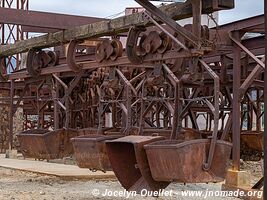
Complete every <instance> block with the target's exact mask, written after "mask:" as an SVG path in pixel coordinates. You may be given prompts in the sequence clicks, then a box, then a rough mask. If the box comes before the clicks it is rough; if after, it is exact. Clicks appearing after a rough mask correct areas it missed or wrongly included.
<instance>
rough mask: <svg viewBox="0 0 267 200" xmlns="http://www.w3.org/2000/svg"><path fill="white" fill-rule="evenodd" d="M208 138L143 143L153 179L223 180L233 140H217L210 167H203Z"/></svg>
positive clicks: (202, 181)
mask: <svg viewBox="0 0 267 200" xmlns="http://www.w3.org/2000/svg"><path fill="white" fill-rule="evenodd" d="M209 147H210V140H207V139H197V140H191V141H183V140H173V141H170V140H164V141H157V142H154V143H150V144H147V145H145V146H144V148H145V150H146V154H147V158H148V162H149V166H150V170H151V173H152V177H153V179H154V180H156V181H170V182H172V181H176V182H181V183H208V182H220V181H223V180H224V178H225V175H226V170H227V166H228V161H229V158H230V154H231V149H232V144H231V143H228V142H225V141H221V140H219V141H217V143H216V149H215V153H214V158H213V161H212V165H211V168H210V170H208V171H204V170H203V164H204V163H205V162H206V160H207V155H208V152H209Z"/></svg>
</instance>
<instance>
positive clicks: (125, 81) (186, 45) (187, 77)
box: [0, 0, 265, 188]
mask: <svg viewBox="0 0 267 200" xmlns="http://www.w3.org/2000/svg"><path fill="white" fill-rule="evenodd" d="M137 2H138V3H140V4H141V5H142V6H144V7H145V8H146V9H147V10H146V11H145V12H143V13H138V14H134V15H132V16H130V17H129V18H127V19H129V21H130V20H133V22H134V23H133V25H131V22H128V21H127V20H125V19H126V18H124V21H127V23H128V24H127V25H124V26H122V28H121V27H119V26H120V23H121V21H120V20H119V19H118V20H117V21H114V22H113V21H110V22H98V24H97V23H96V24H91V25H89V32H90V30H91V29H90V27H95V26H96V25H98V26H100V25H103V26H100V27H101V28H102V29H97V30H96V32H97V31H99V33H98V32H97V33H95V35H93V34H94V33H91V32H90V33H88V31H87V29H86V27H85V26H84V27H82V28H79V27H78V28H77V29H72V30H70V31H69V32H68V31H67V30H66V31H63V32H57V33H52V36H53V37H57V38H62V34H64V33H65V35H63V39H61V40H60V42H61V45H58V41H55V40H53V37H52V36H51V32H53V31H52V29H55V27H48V26H45V27H39V28H38V30H40V28H42V30H43V31H44V32H50V35H49V36H51V37H47V38H46V40H47V41H48V42H47V43H45V44H43V43H42V41H43V40H44V38H45V37H40V38H38V39H35V40H29V41H24V43H23V42H22V43H18V44H15V45H9V46H2V47H0V56H1V58H2V60H4V58H5V57H6V56H10V55H13V54H15V53H20V52H26V51H28V50H29V49H30V50H29V51H28V54H27V57H26V61H25V62H26V67H25V68H22V69H20V70H15V71H14V72H12V73H11V74H10V75H7V74H5V73H2V80H6V81H3V82H1V86H0V87H1V88H2V89H3V90H4V89H6V88H11V89H10V97H8V98H1V105H10V109H11V113H12V114H11V118H10V130H11V133H12V134H10V144H11V146H12V135H13V132H12V116H13V115H14V113H15V112H16V109H17V108H18V107H22V108H23V112H24V116H25V120H24V129H25V130H28V129H34V128H39V129H41V128H42V129H47V128H49V127H51V128H53V129H59V128H63V127H65V128H74V129H77V128H78V129H86V128H91V129H95V130H96V132H97V133H98V134H103V133H105V131H106V130H107V129H108V128H113V131H114V132H118V133H120V134H124V135H138V134H139V135H149V134H151V133H154V132H157V133H159V134H160V135H164V136H167V137H169V138H170V139H173V140H175V139H179V137H180V136H179V132H181V131H182V129H183V128H193V129H196V130H198V131H200V132H201V136H202V137H204V138H208V137H211V138H212V139H211V144H210V149H209V152H208V155H209V156H208V158H207V161H206V162H205V164H204V169H205V168H206V169H207V170H208V169H209V168H210V167H211V165H212V160H213V156H214V152H215V146H216V141H217V140H228V141H231V142H232V143H233V167H234V169H235V170H240V141H241V139H243V140H244V141H245V142H246V141H247V140H250V142H249V144H248V145H251V146H257V145H258V144H259V143H260V142H259V141H261V137H262V131H263V126H262V121H263V112H264V111H263V103H264V100H263V88H264V86H263V84H264V81H263V71H264V68H265V52H264V48H265V47H264V34H265V29H264V16H263V15H260V16H256V17H252V18H249V19H245V20H241V21H237V22H233V23H229V24H226V25H222V26H219V27H217V28H214V29H207V27H204V26H201V21H200V14H201V12H203V10H205V9H206V7H205V6H206V4H205V2H208V1H203V2H202V3H200V2H201V1H194V0H192V1H189V2H190V3H191V4H190V5H191V6H190V9H188V10H191V15H192V16H193V25H188V26H185V27H181V26H179V25H178V24H176V23H174V20H172V19H171V18H169V17H168V16H166V15H165V14H164V12H165V13H166V12H168V9H166V10H164V8H163V9H162V10H163V12H162V13H161V12H160V11H159V10H158V9H156V8H154V7H153V6H151V5H150V4H149V2H147V1H143V0H137ZM213 2H216V1H213ZM226 2H231V1H226ZM26 4H27V3H26ZM26 4H25V2H23V5H26ZM175 5H176V6H177V5H179V6H181V4H175ZM184 5H185V6H184ZM179 6H177V8H176V9H177V10H176V11H177V13H179V14H177V16H179V17H180V18H183V17H188V15H189V14H188V13H186V14H185V16H183V14H181V12H182V11H181V10H183V9H184V10H183V12H188V11H187V10H186V9H187V8H188V7H187V4H183V5H182V6H184V7H182V8H183V9H182V8H181V7H179ZM170 7H171V6H170ZM170 7H169V8H170ZM230 7H231V6H230ZM22 8H27V7H22ZM173 8H175V6H173ZM174 10H175V9H174ZM185 10H186V11H185ZM215 10H220V6H219V5H217V7H213V10H212V11H215ZM212 11H210V9H207V10H205V12H212ZM35 14H36V15H38V13H35ZM168 14H169V15H172V17H173V18H179V17H177V16H176V15H175V14H174V13H168ZM51 15H52V14H51ZM140 16H142V22H139V21H138V20H139V19H140ZM131 17H132V18H131ZM135 17H136V18H135ZM63 18H64V17H62V20H63ZM96 20H98V19H96ZM73 21H74V22H75V20H74V18H73ZM101 23H102V24H101ZM106 23H108V25H109V26H114V27H116V26H117V29H115V30H113V29H112V30H111V29H110V28H109V27H108V25H107V24H106ZM116 23H117V24H116ZM162 23H164V24H166V26H167V27H168V28H166V26H165V25H161V24H162ZM33 24H34V22H33ZM129 24H130V25H131V26H130V25H129ZM136 24H137V25H138V26H135V25H136ZM21 25H23V26H24V25H25V26H27V27H29V24H21ZM79 25H80V24H79ZM106 25H107V26H106ZM140 25H142V26H140ZM145 26H152V28H147V29H145ZM8 27H11V28H10V29H11V30H12V29H13V28H12V27H13V26H8ZM106 27H108V28H107V30H105V28H106ZM125 27H127V28H125ZM31 28H32V29H31V30H33V27H31ZM65 28H66V27H65ZM65 28H63V27H62V29H65ZM2 29H3V27H2ZM48 29H49V30H48ZM85 29H86V32H85V33H84V32H83V30H85ZM129 29H130V30H129ZM117 30H118V31H117ZM126 30H129V32H128V34H126V36H127V43H126V47H125V48H123V47H122V44H121V42H120V41H119V39H121V38H123V37H124V36H125V31H126ZM174 33H175V34H174ZM252 34H253V37H251V35H252ZM89 35H90V36H89ZM103 35H105V36H111V37H110V39H104V38H102V37H100V36H103ZM11 36H12V37H13V34H11ZM11 36H10V37H11ZM64 37H65V38H64ZM51 38H52V39H51ZM50 39H51V40H50ZM35 42H36V43H35ZM63 43H64V44H67V45H64V44H63ZM3 44H5V43H4V42H3ZM23 44H27V45H26V47H25V48H21V47H20V45H23ZM30 45H32V46H30ZM47 46H51V47H55V51H49V52H48V51H44V50H42V48H43V47H47ZM30 47H31V48H30ZM36 47H38V48H37V50H36V49H34V48H36ZM38 59H39V60H42V64H40V63H38V64H36V62H37V61H38ZM2 67H4V64H2ZM3 71H4V70H2V72H3ZM34 116H35V117H36V116H37V117H36V118H34ZM203 121H204V124H203ZM201 122H202V123H201ZM253 137H254V138H255V139H251V138H253ZM258 146H259V147H258V149H259V150H261V151H263V146H260V145H258ZM261 186H262V185H261V183H258V185H256V186H255V187H258V188H259V187H261Z"/></svg>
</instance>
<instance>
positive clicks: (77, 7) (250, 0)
mask: <svg viewBox="0 0 267 200" xmlns="http://www.w3.org/2000/svg"><path fill="white" fill-rule="evenodd" d="M235 2H236V3H235V4H236V8H235V9H233V10H229V11H221V12H220V15H219V24H224V23H227V22H232V21H234V20H239V19H244V18H248V17H251V16H255V15H259V14H263V12H264V0H235ZM132 6H138V4H137V3H136V2H135V1H134V0H75V1H74V0H45V1H43V0H30V9H31V10H38V11H48V12H57V13H64V14H74V15H83V16H95V17H108V16H111V15H114V14H117V13H120V12H122V11H124V9H125V8H126V7H132Z"/></svg>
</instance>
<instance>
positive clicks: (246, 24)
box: [219, 15, 264, 31]
mask: <svg viewBox="0 0 267 200" xmlns="http://www.w3.org/2000/svg"><path fill="white" fill-rule="evenodd" d="M263 24H264V15H258V16H255V17H251V18H248V19H242V20H239V21H235V22H232V23H228V24H225V25H221V26H220V27H219V28H220V30H227V31H239V30H246V31H253V29H254V28H256V27H258V26H259V25H263Z"/></svg>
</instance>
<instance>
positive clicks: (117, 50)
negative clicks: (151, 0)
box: [110, 39, 123, 61]
mask: <svg viewBox="0 0 267 200" xmlns="http://www.w3.org/2000/svg"><path fill="white" fill-rule="evenodd" d="M110 44H111V46H112V47H113V52H112V54H111V55H110V59H111V60H113V61H114V60H116V59H117V58H118V57H121V56H122V52H123V46H122V43H121V41H119V40H116V39H114V40H112V41H111V43H110Z"/></svg>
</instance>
